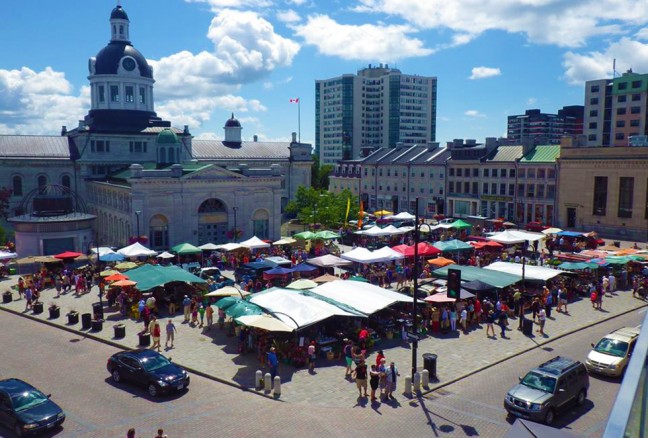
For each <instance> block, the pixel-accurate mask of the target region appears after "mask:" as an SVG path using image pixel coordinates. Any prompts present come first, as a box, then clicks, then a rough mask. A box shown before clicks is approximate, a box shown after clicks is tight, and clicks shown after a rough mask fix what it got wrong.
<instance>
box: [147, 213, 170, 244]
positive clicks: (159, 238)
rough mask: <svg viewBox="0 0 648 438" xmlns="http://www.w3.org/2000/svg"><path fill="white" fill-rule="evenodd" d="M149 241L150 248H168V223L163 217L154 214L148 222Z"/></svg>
mask: <svg viewBox="0 0 648 438" xmlns="http://www.w3.org/2000/svg"><path fill="white" fill-rule="evenodd" d="M149 241H150V244H151V248H158V249H160V248H167V247H168V246H169V221H168V219H167V218H166V217H165V216H163V215H161V214H156V215H154V216H153V217H152V218H151V220H150V221H149Z"/></svg>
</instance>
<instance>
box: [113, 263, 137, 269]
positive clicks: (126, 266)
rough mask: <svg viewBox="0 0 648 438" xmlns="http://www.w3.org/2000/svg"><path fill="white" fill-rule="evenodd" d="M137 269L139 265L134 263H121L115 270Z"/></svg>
mask: <svg viewBox="0 0 648 438" xmlns="http://www.w3.org/2000/svg"><path fill="white" fill-rule="evenodd" d="M133 268H137V263H134V262H120V263H117V264H116V265H115V269H122V270H128V269H133Z"/></svg>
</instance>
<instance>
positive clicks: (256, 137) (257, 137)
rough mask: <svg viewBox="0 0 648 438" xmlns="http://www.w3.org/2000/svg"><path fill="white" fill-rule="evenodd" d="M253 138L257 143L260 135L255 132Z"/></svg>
mask: <svg viewBox="0 0 648 438" xmlns="http://www.w3.org/2000/svg"><path fill="white" fill-rule="evenodd" d="M252 138H253V139H254V142H255V143H256V142H257V141H259V136H258V135H256V134H254V136H253V137H252Z"/></svg>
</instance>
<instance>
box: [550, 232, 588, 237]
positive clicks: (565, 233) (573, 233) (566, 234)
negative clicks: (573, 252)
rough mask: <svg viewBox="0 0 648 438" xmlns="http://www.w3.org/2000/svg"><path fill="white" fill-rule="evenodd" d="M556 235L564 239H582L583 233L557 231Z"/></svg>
mask: <svg viewBox="0 0 648 438" xmlns="http://www.w3.org/2000/svg"><path fill="white" fill-rule="evenodd" d="M556 234H557V235H559V236H565V237H583V233H579V232H578V231H559V232H558V233H556Z"/></svg>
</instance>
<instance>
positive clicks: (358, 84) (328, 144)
mask: <svg viewBox="0 0 648 438" xmlns="http://www.w3.org/2000/svg"><path fill="white" fill-rule="evenodd" d="M436 99H437V78H436V77H427V76H417V75H406V74H403V73H401V71H400V70H398V69H395V68H389V66H388V65H384V66H383V64H380V65H378V66H372V65H369V67H367V68H364V69H362V70H359V71H358V74H357V75H353V74H345V75H342V76H338V77H335V78H331V79H323V80H318V81H315V150H316V153H317V154H318V155H319V157H320V162H321V163H322V164H335V163H337V162H338V161H339V160H343V159H344V160H348V159H354V158H358V157H361V156H364V155H368V153H369V152H371V151H373V150H376V149H378V148H381V147H385V148H390V147H391V148H393V147H396V145H397V144H399V145H401V144H402V145H403V146H413V145H416V144H419V145H426V144H427V143H428V142H433V141H435V138H436Z"/></svg>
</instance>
